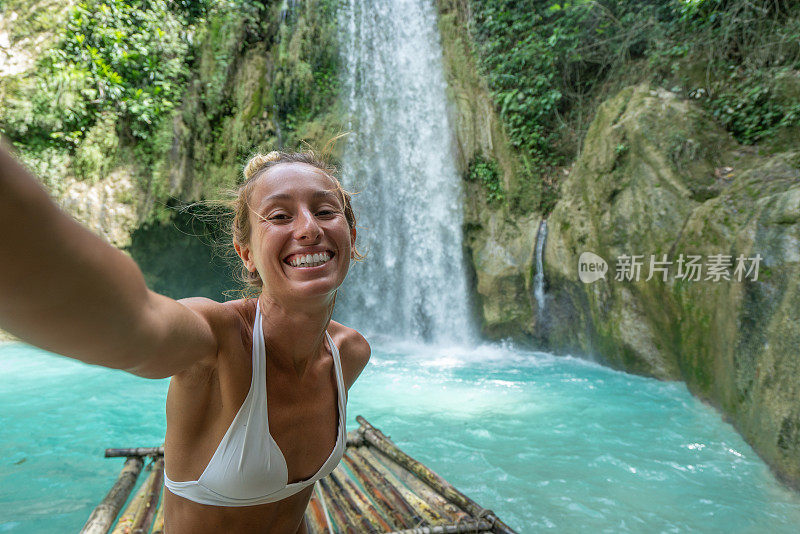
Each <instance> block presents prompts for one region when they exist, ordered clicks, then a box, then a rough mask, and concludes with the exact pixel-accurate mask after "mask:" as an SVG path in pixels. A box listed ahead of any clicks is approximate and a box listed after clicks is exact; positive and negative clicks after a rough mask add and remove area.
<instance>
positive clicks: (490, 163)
mask: <svg viewBox="0 0 800 534" xmlns="http://www.w3.org/2000/svg"><path fill="white" fill-rule="evenodd" d="M467 180H468V181H470V182H477V183H479V184H481V185H482V186H483V188H484V189H485V190H486V199H487V200H488V201H489V202H490V203H497V202H502V201H503V200H504V199H505V190H504V189H503V183H502V182H501V180H500V172H499V169H498V168H497V162H496V161H494V160H492V159H486V158H484V157H482V156H476V157H475V158H474V159H473V160H472V161H471V162H470V165H469V169H468V171H467Z"/></svg>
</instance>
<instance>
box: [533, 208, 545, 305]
mask: <svg viewBox="0 0 800 534" xmlns="http://www.w3.org/2000/svg"><path fill="white" fill-rule="evenodd" d="M546 238H547V219H542V222H541V223H539V232H538V233H537V234H536V274H535V275H534V276H533V296H534V297H536V303H537V304H538V305H539V312H538V313H539V318H542V317H543V316H544V264H543V262H542V254H543V252H544V241H545V239H546Z"/></svg>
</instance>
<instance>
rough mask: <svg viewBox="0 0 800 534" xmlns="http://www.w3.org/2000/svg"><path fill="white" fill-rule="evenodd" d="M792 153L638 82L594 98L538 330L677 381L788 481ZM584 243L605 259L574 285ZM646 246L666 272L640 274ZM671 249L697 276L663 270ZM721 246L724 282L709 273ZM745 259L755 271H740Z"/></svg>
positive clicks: (797, 356) (797, 450) (793, 296)
mask: <svg viewBox="0 0 800 534" xmlns="http://www.w3.org/2000/svg"><path fill="white" fill-rule="evenodd" d="M799 156H800V152H781V153H773V154H770V155H759V154H758V153H757V151H756V150H755V149H752V148H749V147H741V146H738V145H737V144H736V143H735V142H734V141H732V140H731V139H730V138H729V137H728V135H727V134H726V133H725V132H724V131H723V130H722V129H721V128H720V127H719V126H717V125H716V124H714V123H713V122H711V121H710V120H709V119H708V118H707V117H705V116H703V114H702V113H701V112H700V111H699V110H697V109H696V108H694V107H693V106H691V105H690V104H688V103H687V102H684V101H681V100H679V99H677V98H676V97H675V96H674V95H672V94H670V93H668V92H665V91H656V90H652V89H651V88H649V87H647V86H638V87H631V88H628V89H625V90H624V91H622V92H621V93H620V94H619V95H617V96H616V97H615V98H613V99H611V100H609V101H608V102H606V103H604V104H603V105H602V106H600V108H599V109H598V112H597V117H596V119H595V121H594V123H593V124H592V126H591V127H590V129H589V132H588V134H587V138H586V142H585V144H584V151H583V153H582V154H581V156H580V158H579V160H578V161H577V162H576V165H575V167H574V169H573V170H572V172H571V174H570V176H569V178H568V179H567V180H566V182H565V183H564V184H563V188H562V198H561V200H560V201H559V203H558V205H557V206H556V208H555V210H554V211H553V213H552V215H551V217H550V219H549V234H548V243H547V247H546V251H545V273H546V279H547V282H548V299H549V300H548V302H549V303H551V304H549V308H548V309H549V310H550V314H551V315H550V317H549V320H548V321H547V322H546V325H543V326H544V333H543V334H542V335H543V336H544V338H545V340H546V341H547V343H548V344H549V345H550V346H551V348H553V349H554V350H569V351H576V350H577V351H580V352H583V353H587V354H593V355H595V356H596V357H598V358H600V359H602V360H604V362H605V363H607V364H609V365H611V366H613V367H617V368H619V369H624V370H627V371H631V372H635V373H639V374H644V375H648V376H654V377H658V378H662V379H683V380H685V381H686V383H687V385H688V387H689V388H690V390H691V391H692V392H693V393H695V394H696V395H698V396H699V397H701V398H703V399H705V400H708V401H709V402H711V403H712V404H714V405H715V406H717V407H719V408H720V409H721V410H722V411H723V413H724V414H725V415H726V416H727V417H729V418H730V419H731V421H732V422H733V424H734V425H735V426H736V427H737V428H738V429H739V431H740V432H741V433H742V435H743V436H744V437H745V439H747V440H748V441H749V442H750V443H751V444H752V445H753V447H754V448H755V449H756V450H757V451H758V452H759V454H761V455H762V456H763V457H764V458H765V460H766V461H767V462H768V463H769V464H770V465H771V466H772V467H773V468H774V469H775V470H776V472H777V473H778V475H779V476H781V477H782V478H784V479H785V480H787V481H789V482H790V483H791V484H793V485H795V486H798V485H800V430H798V429H800V403H799V402H798V399H800V352H799V351H800V349H799V348H798V347H800V170H799V169H800V157H799ZM586 251H590V252H593V253H595V254H597V255H599V256H600V257H602V258H603V259H605V260H606V261H607V262H608V272H607V274H606V277H605V279H600V280H598V281H595V282H592V283H582V282H581V281H580V280H579V276H578V258H579V257H580V255H581V253H583V252H586ZM625 255H628V256H632V255H642V263H643V265H642V267H641V272H640V277H639V279H638V281H637V280H636V279H627V278H626V279H620V280H618V279H617V267H618V266H619V260H620V258H621V257H623V256H625ZM651 255H653V256H654V260H655V261H660V260H663V259H664V256H663V255H666V260H667V261H668V262H672V263H671V264H668V265H666V268H667V275H666V279H664V277H663V276H664V275H662V273H660V272H658V271H655V272H654V273H653V276H652V277H651V278H650V279H649V280H647V278H648V276H649V275H650V265H649V263H650V256H651ZM681 255H683V257H684V259H688V258H689V257H690V256H700V258H701V260H700V262H701V263H702V264H703V265H702V267H701V269H702V270H701V274H700V277H699V279H698V280H693V279H692V277H689V279H686V277H684V279H680V277H677V276H676V275H677V273H678V270H677V269H678V266H677V261H678V259H679V258H680V257H681ZM720 255H721V256H722V260H723V263H725V264H726V268H725V269H724V271H726V273H727V275H726V276H727V277H728V278H730V279H725V276H724V275H723V276H720V277H717V276H715V275H714V274H713V272H712V271H710V270H709V267H708V265H709V263H713V262H714V260H713V258H712V257H713V256H720ZM739 256H742V265H743V266H744V267H745V270H744V271H742V272H740V273H738V275H737V273H736V271H735V269H736V266H737V263H736V262H737V258H738V257H739ZM757 256H760V258H761V259H760V262H759V272H758V275H757V276H754V275H755V273H754V272H752V271H750V273H749V274H748V273H747V272H746V270H747V269H752V267H753V262H752V261H751V259H752V258H755V257H757ZM654 266H656V267H658V264H654ZM717 278H718V279H717Z"/></svg>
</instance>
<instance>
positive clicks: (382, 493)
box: [344, 449, 423, 528]
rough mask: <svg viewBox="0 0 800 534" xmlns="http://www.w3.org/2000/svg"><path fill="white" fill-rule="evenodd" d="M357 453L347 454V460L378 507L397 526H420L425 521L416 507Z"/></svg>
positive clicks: (353, 450)
mask: <svg viewBox="0 0 800 534" xmlns="http://www.w3.org/2000/svg"><path fill="white" fill-rule="evenodd" d="M355 452H356V449H351V450H350V451H349V452H348V453H347V454H345V456H344V457H345V460H346V461H347V463H348V466H349V467H350V468H351V469H352V470H353V472H354V473H355V474H356V476H357V477H358V479H359V480H360V481H361V483H362V484H364V487H365V488H366V489H367V492H368V493H369V494H370V495H371V496H372V498H373V499H374V501H375V502H376V503H377V504H378V506H379V507H380V508H382V509H383V511H384V512H385V513H386V514H387V516H388V517H389V518H390V519H392V520H393V521H394V522H395V523H396V524H397V526H399V527H406V528H408V527H414V526H418V525H419V524H420V523H421V522H422V521H423V519H422V518H421V517H419V516H418V515H417V513H416V511H415V510H414V507H413V506H411V505H410V504H408V502H406V500H405V499H404V498H403V496H402V495H400V492H398V491H397V489H395V488H394V487H393V486H392V485H391V484H390V483H389V482H388V481H387V480H386V478H385V477H384V476H383V475H382V474H381V473H380V472H378V470H377V469H375V467H374V466H372V465H370V463H369V462H367V461H366V460H365V459H364V457H363V456H361V455H357V454H355Z"/></svg>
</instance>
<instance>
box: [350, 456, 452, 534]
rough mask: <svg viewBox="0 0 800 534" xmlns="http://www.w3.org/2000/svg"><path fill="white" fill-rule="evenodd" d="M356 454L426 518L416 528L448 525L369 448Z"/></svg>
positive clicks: (445, 519)
mask: <svg viewBox="0 0 800 534" xmlns="http://www.w3.org/2000/svg"><path fill="white" fill-rule="evenodd" d="M356 454H361V455H362V456H363V457H364V459H365V460H367V461H368V462H369V463H370V464H372V465H373V466H375V469H377V470H378V471H380V473H381V474H382V475H383V476H384V477H385V478H386V480H388V481H389V483H390V484H392V486H394V487H396V488H397V490H398V491H399V492H400V493H401V494H402V495H403V498H405V500H406V501H407V502H408V503H409V504H411V506H413V507H414V510H416V511H417V513H418V515H419V516H421V517H423V518H425V521H424V522H423V523H422V524H420V523H417V524H416V525H414V527H415V528H416V527H418V526H427V525H441V524H444V523H447V518H446V517H445V516H443V515H442V514H440V513H439V512H438V511H436V509H435V508H434V507H433V506H432V505H431V504H430V503H428V502H426V501H424V500H423V499H420V497H419V495H417V494H416V493H414V492H413V491H411V490H410V489H409V488H408V487H406V485H405V484H403V483H402V482H400V480H399V479H398V478H397V477H396V476H394V473H392V472H391V471H390V470H389V468H388V467H386V466H385V465H383V463H382V462H381V461H380V459H379V458H378V457H377V456H376V455H375V454H374V453H373V452H372V451H371V450H370V448H369V447H361V449H359V450H358V451H357V452H356Z"/></svg>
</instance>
